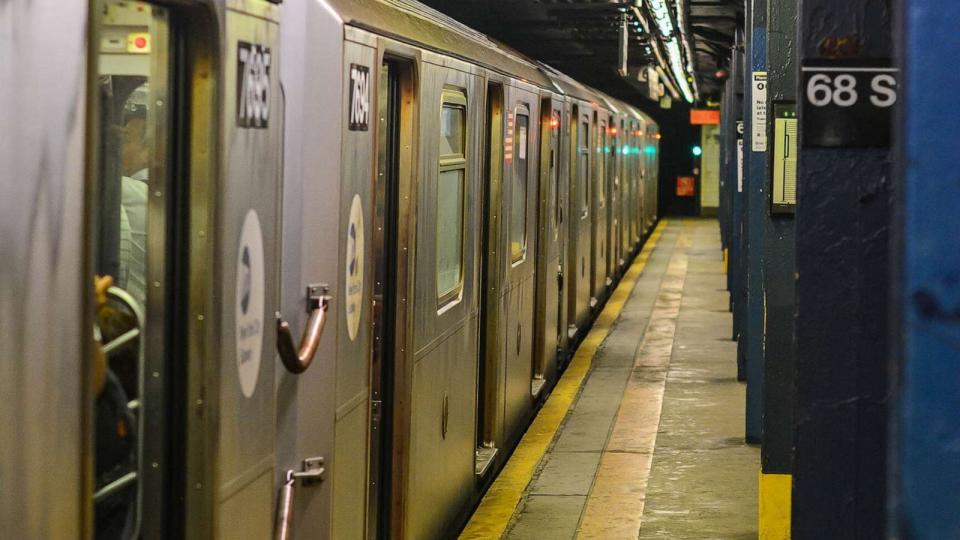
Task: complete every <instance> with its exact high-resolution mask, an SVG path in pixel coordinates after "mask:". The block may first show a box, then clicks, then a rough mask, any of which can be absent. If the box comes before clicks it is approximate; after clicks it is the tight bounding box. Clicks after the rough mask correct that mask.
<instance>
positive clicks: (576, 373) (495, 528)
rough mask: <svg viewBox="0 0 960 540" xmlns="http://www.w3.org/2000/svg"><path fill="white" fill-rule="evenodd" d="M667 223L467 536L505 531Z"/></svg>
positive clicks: (486, 538)
mask: <svg viewBox="0 0 960 540" xmlns="http://www.w3.org/2000/svg"><path fill="white" fill-rule="evenodd" d="M666 226H667V220H661V221H660V223H659V224H658V225H657V228H656V229H655V230H654V231H653V233H652V234H651V235H650V238H648V239H647V242H646V243H645V244H644V246H643V249H642V250H640V253H639V254H638V255H637V258H636V259H634V261H633V264H631V265H630V268H629V269H628V270H627V271H626V273H624V275H623V279H621V280H620V284H619V285H617V288H616V289H614V291H613V294H611V295H610V299H609V300H607V304H606V306H604V308H603V311H601V312H600V315H599V316H598V317H597V319H596V321H594V323H593V327H592V328H591V329H590V331H589V332H588V333H587V336H586V337H585V338H584V339H583V342H581V343H580V346H579V347H578V348H577V350H576V352H575V353H574V355H573V359H572V360H571V361H570V364H569V365H568V366H567V369H566V370H565V371H564V372H563V376H562V377H561V378H560V380H559V381H557V385H556V386H555V387H554V389H553V392H552V393H551V394H550V397H549V398H547V402H546V403H544V404H543V407H542V408H541V409H540V412H539V413H538V414H537V416H536V418H534V420H533V423H531V424H530V427H529V428H527V431H526V433H524V435H523V438H522V439H520V443H519V444H518V445H517V447H516V449H514V451H513V455H511V456H510V459H509V460H508V461H507V464H506V465H504V467H503V470H501V471H500V474H499V475H498V476H497V478H496V480H494V482H493V485H491V486H490V489H489V490H488V491H487V493H486V495H484V497H483V499H482V500H481V501H480V506H478V507H477V510H476V511H475V512H474V514H473V516H471V517H470V521H469V522H468V523H467V526H466V527H465V528H464V530H463V532H462V533H461V534H460V539H461V540H474V539H477V540H490V539H493V538H500V537H501V536H503V533H504V532H505V531H506V529H507V525H508V524H509V523H510V518H511V517H513V513H514V512H515V511H516V509H517V506H518V505H519V504H520V499H521V498H522V497H523V491H524V490H525V489H526V488H527V485H528V484H529V483H530V480H532V479H533V473H534V472H535V471H536V468H537V464H539V463H540V460H541V459H542V458H543V456H544V454H545V453H546V451H547V447H549V446H550V443H551V441H553V438H554V436H555V435H556V434H557V431H558V430H559V429H560V423H561V422H563V419H564V417H565V416H566V415H567V411H568V410H569V409H570V405H572V404H573V400H574V398H575V397H576V396H577V392H579V391H580V386H581V385H582V384H583V380H584V378H586V375H587V372H589V371H590V366H591V365H592V364H593V357H594V356H595V355H596V353H597V349H598V348H599V347H600V344H602V343H603V341H604V340H605V339H606V338H607V335H609V334H610V328H611V327H612V326H613V323H614V322H615V321H616V320H617V317H619V316H620V313H621V312H622V311H623V306H624V305H625V304H626V302H627V300H628V299H629V298H630V294H631V293H632V292H633V288H634V286H635V285H636V284H637V280H638V279H639V278H640V275H641V274H642V273H643V270H644V268H646V266H647V260H648V259H649V258H650V254H651V253H652V252H653V250H654V248H656V247H657V242H658V241H659V239H660V236H661V235H662V234H663V230H664V229H665V228H666Z"/></svg>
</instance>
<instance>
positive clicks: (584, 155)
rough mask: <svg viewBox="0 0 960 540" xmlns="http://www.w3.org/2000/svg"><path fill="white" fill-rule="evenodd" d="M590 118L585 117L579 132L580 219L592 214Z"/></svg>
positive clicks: (578, 177)
mask: <svg viewBox="0 0 960 540" xmlns="http://www.w3.org/2000/svg"><path fill="white" fill-rule="evenodd" d="M589 136H590V117H589V116H587V115H583V117H582V118H581V122H580V129H578V130H577V152H578V154H579V157H578V158H577V168H578V172H577V183H578V184H579V185H580V219H585V218H586V217H587V216H588V215H589V214H590V174H589V171H590V169H589V166H590V164H589V162H590V139H589Z"/></svg>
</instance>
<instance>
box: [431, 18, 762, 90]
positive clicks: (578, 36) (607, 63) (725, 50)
mask: <svg viewBox="0 0 960 540" xmlns="http://www.w3.org/2000/svg"><path fill="white" fill-rule="evenodd" d="M421 1H423V2H424V3H425V4H427V5H429V6H431V7H433V8H435V9H437V10H439V11H442V12H444V13H446V14H447V15H449V16H451V17H453V18H455V19H457V20H459V21H461V22H463V23H465V24H467V25H470V26H472V27H474V28H476V29H477V30H480V31H482V32H484V33H486V34H489V35H490V36H492V37H494V38H496V39H498V40H500V41H503V42H504V43H506V44H508V45H510V46H512V47H514V48H515V49H517V50H519V51H521V52H522V53H524V54H526V55H527V56H530V57H531V58H534V59H537V60H540V61H543V62H545V63H547V64H550V65H552V66H554V67H556V68H557V69H560V70H561V71H563V72H565V73H567V74H569V75H571V76H574V77H576V78H578V79H580V80H582V81H584V82H587V83H588V84H590V85H592V86H594V87H596V88H599V89H601V90H603V91H605V92H607V93H609V94H611V95H613V96H616V97H618V98H621V99H624V100H626V101H629V102H632V103H635V104H637V105H639V106H641V107H643V108H645V109H649V108H650V107H651V106H653V102H652V101H651V100H650V99H648V98H645V94H646V93H647V90H646V86H645V83H644V82H642V81H641V80H639V79H640V77H639V76H638V74H639V73H640V72H641V71H642V68H644V67H645V66H656V65H657V64H658V60H657V58H656V54H655V52H654V50H653V47H660V51H661V56H662V57H664V59H665V60H664V62H667V60H666V55H665V53H664V49H663V46H664V42H663V39H662V38H661V37H660V35H659V34H658V32H657V29H656V23H655V21H654V19H653V12H652V8H651V4H652V3H653V2H651V1H650V0H645V1H639V0H636V1H621V0H617V1H607V0H421ZM664 2H665V3H666V5H670V6H673V5H675V2H677V0H664ZM682 4H683V6H684V8H685V9H686V10H687V13H686V14H684V18H685V21H684V22H685V23H686V24H685V26H686V34H687V35H688V36H689V39H688V43H689V48H690V49H692V51H691V53H692V55H693V59H692V64H693V71H694V72H695V74H696V80H697V87H698V90H699V96H698V97H699V102H700V103H701V104H703V103H704V102H706V101H707V100H708V99H709V98H711V97H715V96H717V95H718V94H719V93H720V91H721V89H722V85H723V81H721V80H718V79H717V77H716V73H717V71H718V70H719V69H723V68H725V67H726V58H727V57H728V56H729V51H730V47H731V46H732V45H733V39H734V33H735V31H736V28H737V26H738V25H739V26H741V27H742V25H743V0H683V2H682ZM624 17H626V19H627V23H628V28H629V29H630V30H629V35H630V38H629V52H628V55H627V58H628V66H629V73H628V74H627V75H626V77H624V76H621V75H620V74H619V73H618V67H619V60H618V56H619V55H618V41H619V35H620V26H621V20H622V19H623V18H624ZM640 18H646V19H647V20H646V21H645V25H646V27H647V30H649V31H645V30H644V25H643V24H641V21H640ZM677 19H678V17H677V15H676V14H674V17H673V21H674V24H675V25H677V26H679V23H678V22H677ZM664 70H665V71H667V72H669V68H667V67H666V66H665V65H664ZM681 101H682V98H681Z"/></svg>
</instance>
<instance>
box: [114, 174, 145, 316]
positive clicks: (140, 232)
mask: <svg viewBox="0 0 960 540" xmlns="http://www.w3.org/2000/svg"><path fill="white" fill-rule="evenodd" d="M147 173H148V171H147V169H141V170H139V171H137V172H136V173H134V174H132V175H130V176H124V177H123V178H122V179H121V182H120V279H119V281H120V283H119V285H120V286H121V287H123V288H124V289H126V290H127V292H129V293H130V294H131V295H133V297H134V298H135V299H136V300H137V301H138V302H140V306H141V307H144V306H145V303H146V298H147V197H148V195H149V186H148V185H147Z"/></svg>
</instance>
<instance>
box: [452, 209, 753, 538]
mask: <svg viewBox="0 0 960 540" xmlns="http://www.w3.org/2000/svg"><path fill="white" fill-rule="evenodd" d="M727 306H728V293H727V291H726V290H725V274H724V266H723V259H722V251H721V247H720V231H719V227H718V224H717V222H716V221H715V220H707V219H684V220H668V221H667V220H664V221H661V223H660V224H659V226H658V227H657V230H656V231H655V232H654V234H653V235H652V236H651V238H650V239H649V240H648V242H647V244H646V245H645V247H644V249H643V251H642V252H641V253H640V255H639V256H638V257H637V259H636V260H635V262H634V263H633V264H632V266H631V267H630V268H629V270H628V271H627V273H626V275H625V276H624V278H623V280H622V281H621V283H620V284H619V286H618V287H617V289H616V290H615V292H614V293H613V294H612V296H611V298H610V300H609V301H608V302H607V304H606V306H605V307H604V310H603V312H602V313H601V314H600V316H599V317H598V319H597V322H596V323H595V325H594V327H593V328H592V329H591V331H590V333H589V334H588V335H587V337H586V338H585V340H584V341H583V343H582V344H581V345H580V347H579V349H578V350H577V352H576V353H575V355H574V358H573V360H572V362H571V364H570V366H569V367H568V369H567V371H566V372H565V373H564V376H563V377H562V379H561V380H560V382H559V383H558V385H557V387H556V388H555V389H554V391H553V393H552V394H551V395H550V397H549V399H548V400H547V402H546V403H545V404H544V406H543V408H542V409H541V411H540V413H539V414H538V416H537V418H536V419H535V420H534V422H533V423H532V424H531V426H530V428H529V429H528V431H527V432H526V434H525V435H524V437H523V439H522V441H521V442H520V444H519V445H518V447H517V449H516V450H515V451H514V454H513V455H512V456H511V458H510V460H509V462H508V463H507V465H506V466H505V467H504V468H503V470H502V471H501V473H500V475H499V476H498V477H497V479H496V480H495V481H494V483H493V485H492V486H491V488H490V490H489V491H488V492H487V494H486V496H485V497H484V499H483V500H482V501H481V503H480V505H479V507H478V508H477V510H476V512H475V513H474V515H473V516H472V517H471V519H470V521H469V522H468V524H467V526H466V527H465V529H464V530H463V532H462V533H461V536H460V538H462V539H481V538H482V539H490V538H508V539H533V538H537V539H543V538H550V539H561V538H611V539H619V538H624V539H626V538H671V539H676V538H723V539H739V538H744V539H746V538H756V537H757V478H758V472H759V470H760V454H759V448H758V447H754V446H749V445H747V444H745V442H744V437H743V426H744V407H743V402H744V391H745V388H744V386H743V385H742V384H740V383H738V382H737V379H736V370H737V365H736V343H735V342H733V341H731V340H730V325H731V315H730V313H729V312H728V309H727Z"/></svg>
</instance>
